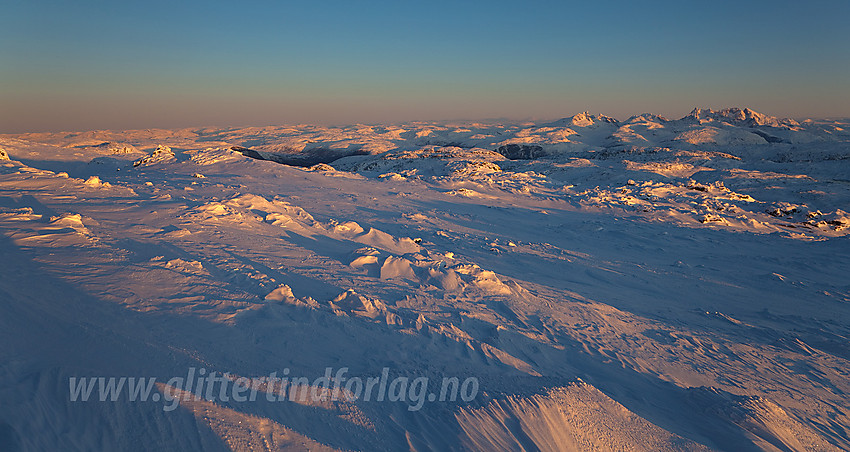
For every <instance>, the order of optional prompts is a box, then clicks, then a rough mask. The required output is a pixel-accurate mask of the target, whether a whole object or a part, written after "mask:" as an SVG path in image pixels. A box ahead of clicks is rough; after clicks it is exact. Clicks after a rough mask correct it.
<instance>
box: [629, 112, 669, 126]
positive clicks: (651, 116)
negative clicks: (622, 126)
mask: <svg viewBox="0 0 850 452" xmlns="http://www.w3.org/2000/svg"><path fill="white" fill-rule="evenodd" d="M669 121H670V120H669V119H667V118H665V117H664V116H661V115H656V114H655V113H641V114H639V115H634V116H632V117H630V118H629V119H627V120H626V123H627V124H633V123H636V122H669Z"/></svg>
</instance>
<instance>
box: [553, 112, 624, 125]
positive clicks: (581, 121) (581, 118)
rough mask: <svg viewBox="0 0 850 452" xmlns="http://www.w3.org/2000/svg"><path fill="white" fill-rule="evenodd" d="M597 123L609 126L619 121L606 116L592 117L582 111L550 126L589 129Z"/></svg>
mask: <svg viewBox="0 0 850 452" xmlns="http://www.w3.org/2000/svg"><path fill="white" fill-rule="evenodd" d="M599 123H609V124H619V123H620V121H618V120H616V119H614V118H612V117H610V116H606V115H592V114H590V112H587V111H584V112H581V113H579V114H576V115H573V116H570V117H567V118H562V119H559V120H557V121H555V122H554V123H552V124H551V125H554V126H568V125H572V126H576V127H589V126H592V125H595V124H599Z"/></svg>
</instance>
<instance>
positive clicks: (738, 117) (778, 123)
mask: <svg viewBox="0 0 850 452" xmlns="http://www.w3.org/2000/svg"><path fill="white" fill-rule="evenodd" d="M682 119H685V120H692V121H695V122H702V121H723V122H728V123H732V124H735V125H742V126H748V127H755V126H771V127H792V126H799V123H798V122H797V121H794V120H793V119H780V118H777V117H775V116H769V115H765V114H762V113H759V112H757V111H755V110H753V109H750V108H743V109H741V108H738V107H731V108H724V109H722V110H712V109H711V108H705V109H703V108H694V109H693V110H691V112H690V113H688V115H687V116H685V117H684V118H682Z"/></svg>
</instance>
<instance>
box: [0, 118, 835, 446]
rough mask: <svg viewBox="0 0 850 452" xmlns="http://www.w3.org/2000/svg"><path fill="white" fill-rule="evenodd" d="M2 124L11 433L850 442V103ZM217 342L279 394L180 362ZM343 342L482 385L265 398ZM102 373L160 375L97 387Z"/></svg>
mask: <svg viewBox="0 0 850 452" xmlns="http://www.w3.org/2000/svg"><path fill="white" fill-rule="evenodd" d="M0 148H2V151H0V232H2V234H0V253H2V256H3V257H2V259H0V275H2V276H0V345H2V347H0V450H3V451H6V450H9V451H17V450H369V451H372V450H408V449H409V450H646V451H659V450H664V451H667V450H734V451H746V450H813V451H814V450H817V451H821V450H848V449H850V342H848V340H850V121H848V120H807V121H802V122H798V121H794V120H790V119H779V118H774V117H770V116H767V115H763V114H760V113H757V112H754V111H752V110H749V109H743V110H741V109H736V108H733V109H726V110H720V111H713V110H700V109H696V110H694V111H693V112H692V113H691V114H690V115H688V116H686V117H684V118H681V119H677V120H668V119H665V118H663V117H660V116H657V115H653V114H644V115H639V116H634V117H632V118H629V119H627V120H624V121H619V120H616V119H614V118H610V117H607V116H604V115H591V114H588V113H582V114H578V115H575V116H572V117H569V118H564V119H561V120H558V121H554V122H546V123H410V124H400V125H355V126H350V127H321V126H314V125H299V126H286V127H283V126H281V127H252V128H234V129H221V128H206V129H181V130H130V131H89V132H79V133H78V132H74V133H68V132H62V133H31V134H15V135H11V134H7V135H0ZM202 368H203V369H204V371H205V372H207V373H212V372H217V373H218V375H222V374H224V373H228V374H229V375H231V376H233V377H232V378H237V377H238V378H242V379H243V381H247V382H250V383H251V384H253V385H256V387H257V388H260V392H261V396H259V397H258V398H257V399H256V400H254V401H244V402H239V401H236V400H229V401H226V400H223V399H222V398H220V397H219V398H215V399H214V400H210V399H209V398H207V397H205V396H203V395H202V392H203V391H202V390H201V389H198V388H192V387H184V388H176V387H173V385H171V386H169V385H168V384H167V383H166V382H167V381H169V379H170V378H172V377H175V376H186V375H187V371H188V370H189V369H202ZM327 368H332V369H334V372H336V370H337V369H340V368H347V374H346V376H347V377H348V378H349V379H350V378H352V377H353V376H360V377H363V378H364V380H365V378H366V377H369V376H379V375H381V374H382V372H385V369H387V370H386V372H387V373H388V374H387V375H389V377H390V378H408V379H409V381H414V379H416V378H420V377H424V378H427V379H428V381H432V382H435V383H429V384H432V385H433V386H429V388H428V389H429V390H436V388H438V387H439V385H438V383H436V382H439V381H442V380H443V379H444V378H452V377H456V378H457V379H459V381H461V382H462V381H466V379H470V378H472V379H475V380H476V382H477V384H478V386H477V388H476V389H477V391H476V393H475V397H474V398H472V399H471V400H460V399H457V400H454V401H440V400H436V401H432V400H419V402H420V403H418V405H419V406H416V407H414V406H412V405H414V404H413V403H411V400H396V401H392V400H382V401H379V400H374V399H373V400H364V399H363V398H359V399H358V398H354V397H351V398H345V397H343V398H339V399H336V400H334V399H332V398H329V397H323V398H321V400H307V401H290V400H282V401H281V400H277V401H270V400H268V398H266V397H265V396H264V395H263V394H271V393H272V390H271V389H269V387H268V386H265V385H267V384H268V381H267V380H264V378H268V377H269V376H270V375H272V374H273V373H275V372H276V373H277V375H282V372H283V371H284V369H286V370H287V372H290V373H291V375H298V376H306V377H311V379H312V378H317V377H321V376H322V375H323V374H324V373H325V371H326V369H327ZM193 371H194V370H193ZM81 377H104V378H107V379H108V378H110V377H155V378H156V379H157V383H156V386H155V387H154V389H153V392H154V397H152V399H151V400H146V401H132V400H130V399H129V397H128V396H127V394H126V393H125V394H123V395H121V396H119V397H116V399H115V400H114V401H112V400H107V401H99V400H96V399H97V397H95V396H92V398H91V400H88V401H81V400H77V401H72V397H71V392H73V390H72V389H71V388H69V381H71V379H72V378H73V379H79V378H81ZM263 388H265V389H263ZM69 389H71V390H70V391H69ZM97 391H98V389H97V388H96V389H94V393H97ZM263 391H265V392H263ZM168 394H172V395H173V394H177V396H185V399H186V400H182V401H181V402H180V404H179V407H176V409H173V410H167V409H164V407H165V404H164V402H163V401H164V400H165V399H166V396H167V395H168ZM409 394H413V387H412V386H411V387H410V393H409ZM195 395H197V396H198V397H194V396H195ZM422 402H424V403H422ZM172 408H174V407H172Z"/></svg>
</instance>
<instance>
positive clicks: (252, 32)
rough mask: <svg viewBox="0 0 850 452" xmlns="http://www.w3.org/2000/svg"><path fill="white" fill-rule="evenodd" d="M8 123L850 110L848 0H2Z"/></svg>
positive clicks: (1, 111) (32, 127) (1, 78)
mask: <svg viewBox="0 0 850 452" xmlns="http://www.w3.org/2000/svg"><path fill="white" fill-rule="evenodd" d="M3 10H4V14H3V17H2V18H0V105H2V108H0V132H21V131H41V130H80V129H95V128H145V127H188V126H203V125H211V126H216V125H220V126H228V125H233V126H236V125H268V124H283V123H306V122H317V123H332V124H340V123H355V122H364V123H368V122H398V121H407V120H417V119H421V120H431V119H481V118H496V117H504V118H517V119H524V118H540V119H549V118H556V117H562V116H568V115H572V114H574V113H577V112H580V111H585V110H589V111H591V112H593V113H604V114H608V115H611V116H615V117H622V118H625V117H627V116H629V115H631V114H636V113H641V112H644V111H650V112H653V113H660V114H664V115H667V116H670V117H680V116H682V115H684V114H686V113H687V112H688V111H689V110H690V109H691V108H693V107H696V106H699V107H713V108H720V107H727V106H741V107H744V106H747V107H751V108H754V109H756V110H759V111H762V112H764V113H768V114H774V115H779V116H791V117H825V116H845V117H846V116H850V107H848V106H850V35H848V26H847V18H848V17H850V2H847V1H813V2H786V1H770V2H768V1H735V2H731V1H711V2H702V3H696V2H681V1H680V2H667V1H644V2H613V1H609V2H583V3H582V4H571V2H564V1H561V2H543V1H539V2H524V3H521V2H516V1H514V2H506V1H488V2H442V1H429V2H419V1H417V2H351V1H348V2H337V1H310V2H282V1H247V2H240V3H238V4H237V3H236V2H221V3H217V2H200V1H183V2H163V1H148V2H138V3H131V2H115V1H109V2H107V1H80V2H67V1H61V2H60V1H55V2H51V1H38V0H33V1H19V0H6V1H5V2H4V6H3Z"/></svg>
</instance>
